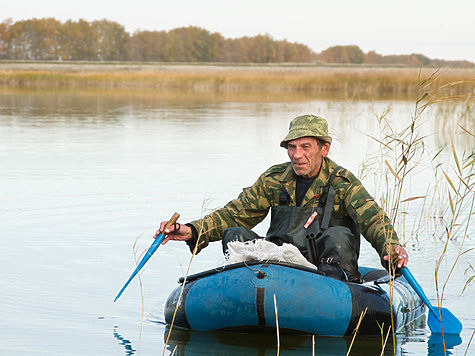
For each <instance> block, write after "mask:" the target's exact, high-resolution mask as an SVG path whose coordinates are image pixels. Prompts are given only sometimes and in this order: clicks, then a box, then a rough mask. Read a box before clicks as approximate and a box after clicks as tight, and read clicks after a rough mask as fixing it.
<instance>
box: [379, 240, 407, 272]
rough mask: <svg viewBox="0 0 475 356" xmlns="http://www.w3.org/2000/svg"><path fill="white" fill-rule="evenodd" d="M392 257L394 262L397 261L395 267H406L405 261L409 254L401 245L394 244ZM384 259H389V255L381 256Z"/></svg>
mask: <svg viewBox="0 0 475 356" xmlns="http://www.w3.org/2000/svg"><path fill="white" fill-rule="evenodd" d="M392 255H393V256H392V258H393V261H394V263H397V268H401V267H407V261H409V255H408V254H407V251H406V250H405V249H404V247H402V246H401V245H396V246H394V249H393V253H392ZM383 259H384V260H385V261H389V256H388V255H386V256H384V257H383Z"/></svg>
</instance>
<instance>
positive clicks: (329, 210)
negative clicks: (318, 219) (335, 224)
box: [321, 187, 336, 230]
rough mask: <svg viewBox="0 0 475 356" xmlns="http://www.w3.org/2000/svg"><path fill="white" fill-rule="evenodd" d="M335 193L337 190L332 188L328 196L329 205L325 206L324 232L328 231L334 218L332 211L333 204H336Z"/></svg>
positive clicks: (322, 227)
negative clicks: (331, 219)
mask: <svg viewBox="0 0 475 356" xmlns="http://www.w3.org/2000/svg"><path fill="white" fill-rule="evenodd" d="M335 193H336V190H335V188H333V187H330V190H329V192H328V196H327V203H326V204H325V210H324V211H323V219H322V226H321V229H322V230H326V229H328V226H329V225H330V218H331V217H332V211H333V203H334V202H335Z"/></svg>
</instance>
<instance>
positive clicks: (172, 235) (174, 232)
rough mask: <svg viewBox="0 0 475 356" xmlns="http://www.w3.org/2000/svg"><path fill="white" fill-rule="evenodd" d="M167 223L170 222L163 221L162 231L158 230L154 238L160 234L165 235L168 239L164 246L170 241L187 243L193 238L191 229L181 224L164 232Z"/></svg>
mask: <svg viewBox="0 0 475 356" xmlns="http://www.w3.org/2000/svg"><path fill="white" fill-rule="evenodd" d="M167 222H168V221H162V222H161V223H160V229H158V230H157V231H156V232H155V235H154V236H153V238H154V239H156V238H157V236H158V235H159V234H160V233H163V234H164V235H165V236H166V237H165V240H163V242H162V245H164V244H166V243H167V242H168V241H169V240H178V241H186V240H189V239H191V238H192V237H193V234H192V232H191V228H190V227H188V226H186V225H182V224H180V223H176V224H174V225H172V226H170V227H169V228H168V229H166V230H165V231H162V230H163V228H164V227H165V225H166V224H167Z"/></svg>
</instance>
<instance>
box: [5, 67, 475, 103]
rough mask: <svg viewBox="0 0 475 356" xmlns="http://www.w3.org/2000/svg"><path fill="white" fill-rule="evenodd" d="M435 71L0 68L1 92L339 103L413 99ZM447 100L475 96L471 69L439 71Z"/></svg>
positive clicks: (373, 68) (396, 68) (245, 68)
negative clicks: (239, 96)
mask: <svg viewBox="0 0 475 356" xmlns="http://www.w3.org/2000/svg"><path fill="white" fill-rule="evenodd" d="M436 70H437V69H435V68H422V69H419V68H408V67H382V66H378V67H369V66H351V67H350V66H310V65H300V64H296V65H275V64H271V65H251V66H250V65H217V64H181V63H172V64H162V63H128V62H125V63H91V62H81V63H70V62H66V63H65V62H0V87H3V88H30V89H33V88H41V89H43V88H75V89H87V88H90V89H93V88H95V89H100V88H101V89H144V90H148V89H152V90H158V91H167V90H171V91H183V92H193V93H220V94H223V93H224V94H236V93H251V94H252V93H256V94H258V93H261V94H262V93H267V94H285V93H299V94H302V95H305V96H308V95H311V96H318V97H322V96H323V97H327V96H332V97H338V98H348V97H351V98H368V97H370V98H376V99H377V98H395V99H407V98H413V97H414V95H415V94H416V91H417V80H418V75H419V71H421V73H422V76H423V77H428V76H430V75H431V74H432V73H434V72H435V71H436ZM454 82H458V83H459V84H457V85H450V86H448V87H447V88H445V91H446V92H445V94H446V95H451V96H453V95H462V94H464V95H467V94H473V93H474V92H475V69H458V68H457V69H452V68H447V69H441V70H439V72H438V78H437V79H436V80H435V81H434V83H433V84H434V85H435V86H437V87H440V86H443V85H446V84H449V83H454Z"/></svg>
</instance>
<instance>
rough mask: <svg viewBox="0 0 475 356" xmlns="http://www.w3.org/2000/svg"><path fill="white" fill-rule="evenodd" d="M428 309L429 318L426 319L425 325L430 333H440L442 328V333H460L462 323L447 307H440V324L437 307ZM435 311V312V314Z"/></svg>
mask: <svg viewBox="0 0 475 356" xmlns="http://www.w3.org/2000/svg"><path fill="white" fill-rule="evenodd" d="M434 311H435V312H433V311H432V310H430V311H429V318H428V320H427V325H428V326H429V328H430V331H431V332H432V333H436V334H442V328H443V333H444V334H457V335H458V334H460V333H461V332H462V328H463V326H462V323H461V322H460V320H458V319H457V317H456V316H455V315H453V314H452V312H451V311H450V310H448V309H447V308H442V309H441V314H442V325H441V323H440V319H439V314H438V309H437V308H434ZM436 313H437V314H436Z"/></svg>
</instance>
